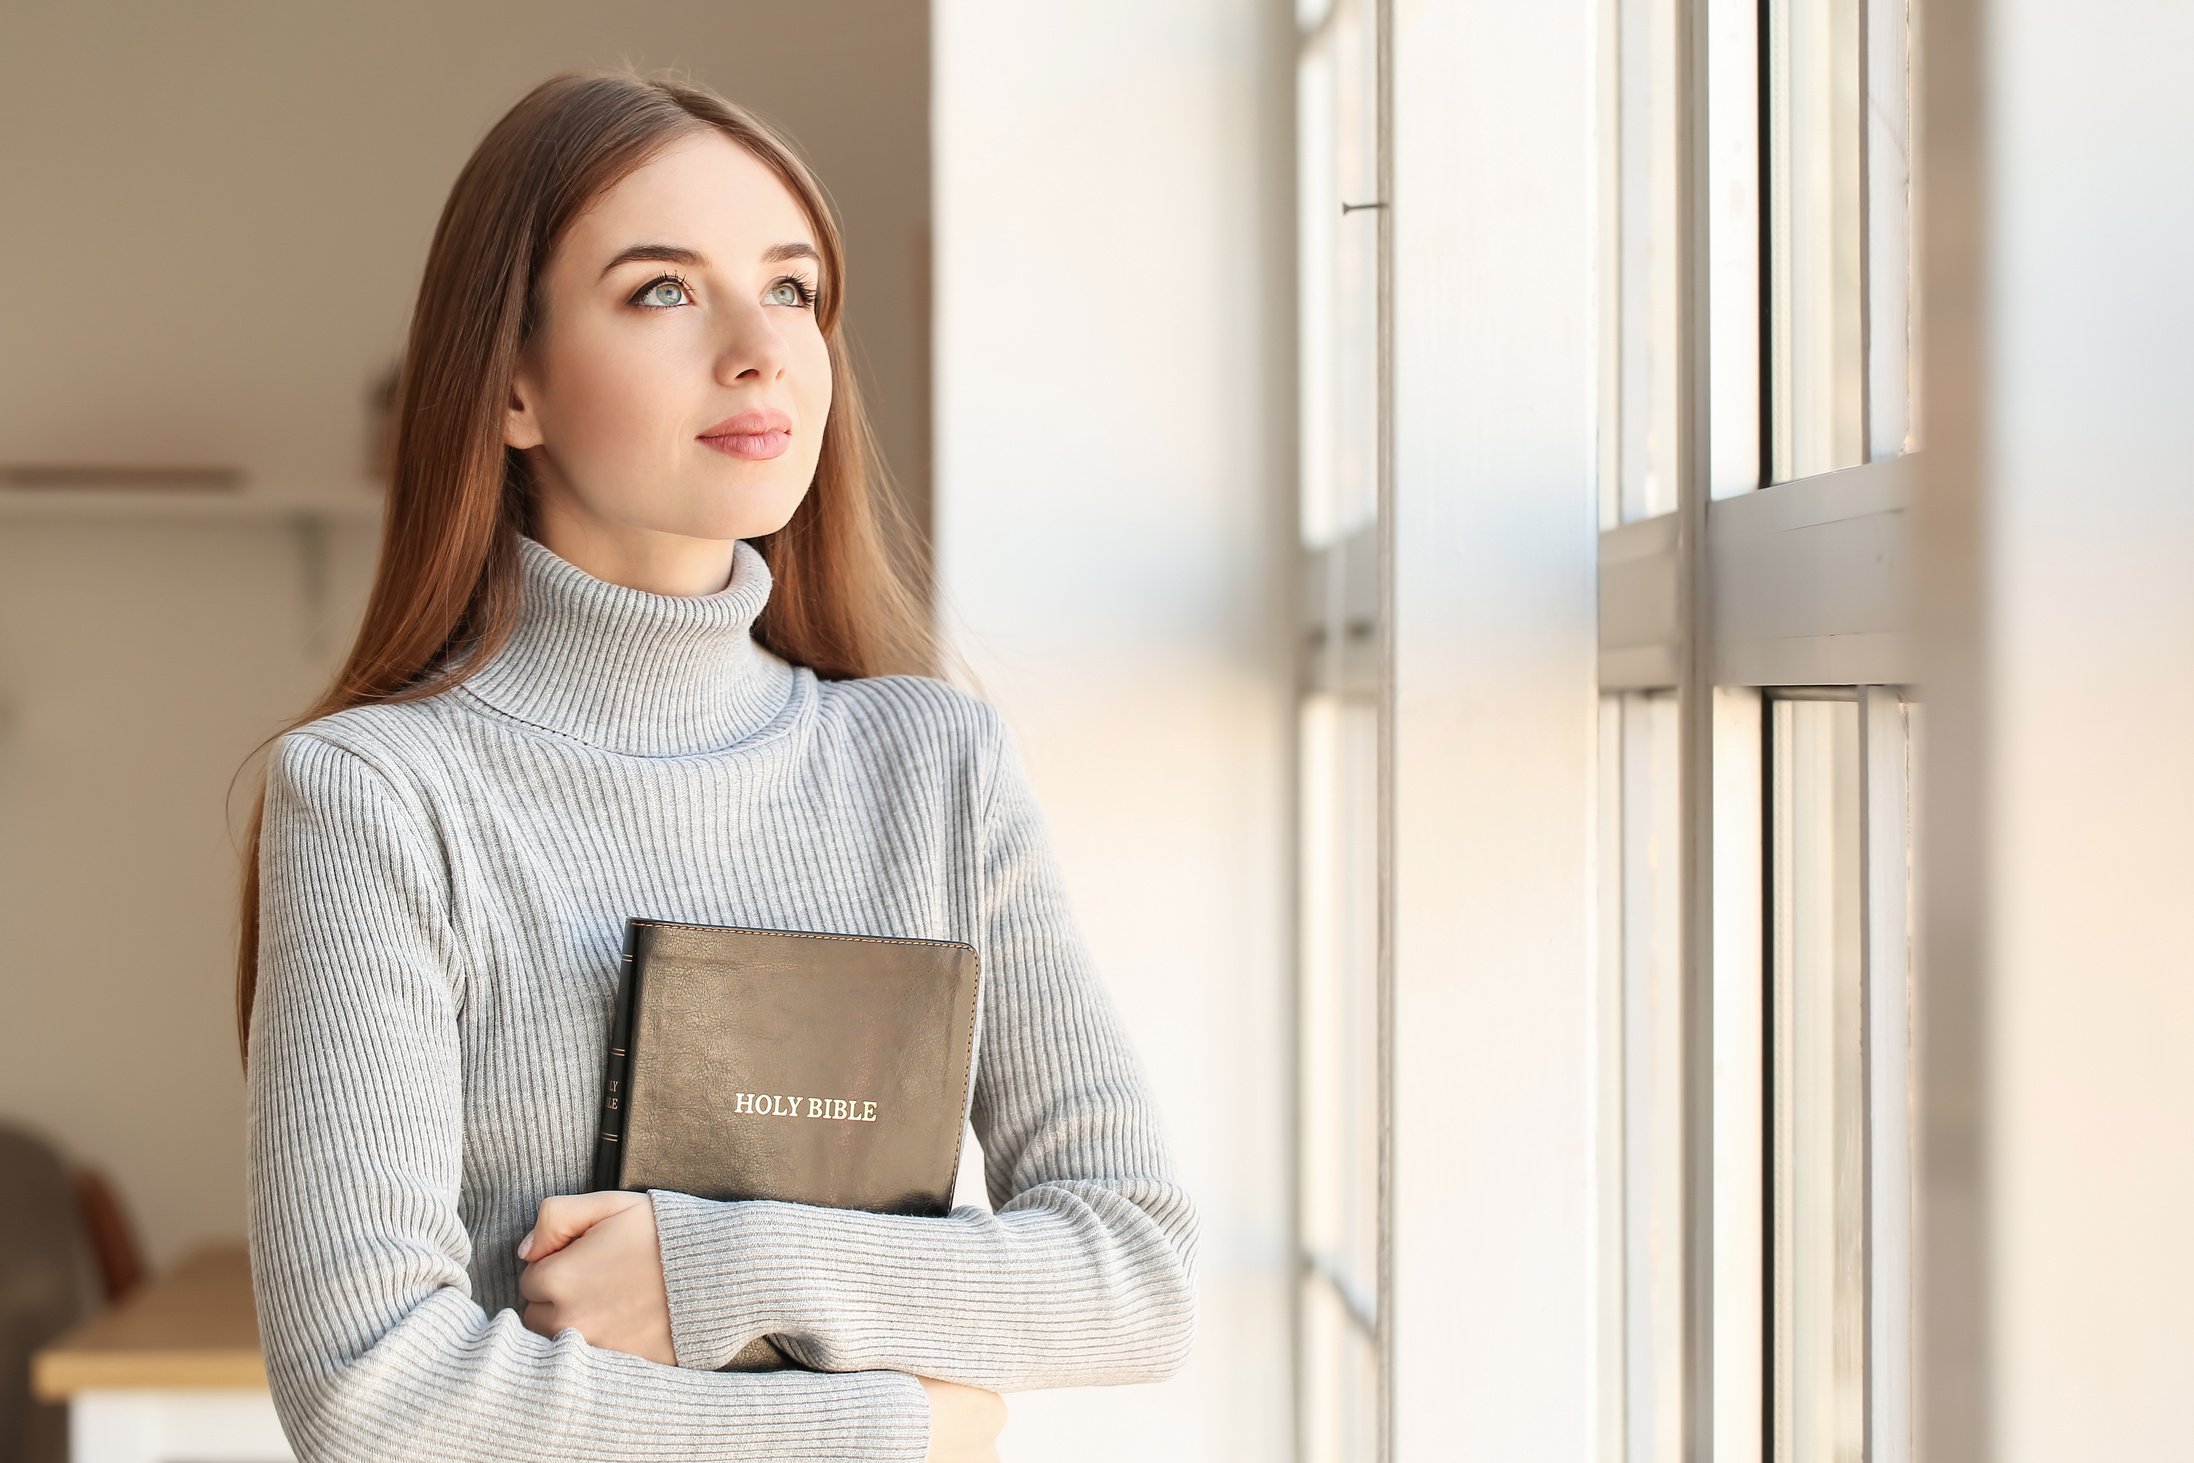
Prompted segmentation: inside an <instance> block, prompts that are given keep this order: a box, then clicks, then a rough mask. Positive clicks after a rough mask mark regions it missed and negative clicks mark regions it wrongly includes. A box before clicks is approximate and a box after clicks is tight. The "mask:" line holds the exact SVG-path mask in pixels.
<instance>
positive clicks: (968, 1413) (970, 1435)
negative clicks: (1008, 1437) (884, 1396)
mask: <svg viewBox="0 0 2194 1463" xmlns="http://www.w3.org/2000/svg"><path fill="white" fill-rule="evenodd" d="M915 1380H916V1381H918V1382H920V1383H921V1384H922V1390H923V1391H924V1392H926V1393H928V1394H929V1457H928V1459H927V1463H998V1432H999V1429H1001V1428H1003V1427H1004V1426H1005V1425H1006V1399H1005V1398H1003V1397H1001V1396H999V1395H998V1394H997V1393H996V1392H986V1391H984V1390H983V1389H982V1388H981V1387H963V1386H961V1385H960V1384H959V1383H958V1382H940V1381H938V1380H937V1379H936V1378H935V1377H916V1378H915Z"/></svg>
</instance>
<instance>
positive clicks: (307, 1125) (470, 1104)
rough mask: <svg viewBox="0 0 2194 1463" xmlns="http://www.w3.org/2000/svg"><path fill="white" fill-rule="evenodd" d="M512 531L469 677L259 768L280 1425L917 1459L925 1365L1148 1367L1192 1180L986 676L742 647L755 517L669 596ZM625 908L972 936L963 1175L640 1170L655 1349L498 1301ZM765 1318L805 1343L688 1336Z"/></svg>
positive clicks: (577, 1181)
mask: <svg viewBox="0 0 2194 1463" xmlns="http://www.w3.org/2000/svg"><path fill="white" fill-rule="evenodd" d="M520 546H521V555H522V561H523V574H524V592H523V605H522V611H521V616H520V623H519V626H518V629H517V632H516V634H515V636H514V638H513V639H512V640H511V641H510V643H509V644H508V645H507V646H506V647H505V648H504V649H503V650H502V651H501V652H500V653H499V654H498V655H496V656H495V657H494V658H493V659H492V660H490V661H489V662H487V663H486V664H484V665H483V666H481V668H480V669H479V670H478V671H477V672H476V673H475V674H474V675H473V676H472V677H471V679H469V680H467V681H466V682H464V684H462V685H461V686H458V687H455V688H453V689H451V690H448V691H444V692H442V693H440V694H438V695H436V696H433V697H431V698H429V699H426V700H423V701H418V702H413V703H410V704H403V705H373V706H364V707H357V708H352V709H350V710H345V711H341V712H337V713H335V714H333V715H331V716H326V717H322V718H320V719H318V720H316V721H313V722H311V723H309V724H307V725H306V726H303V727H300V728H298V729H296V730H294V731H290V732H287V733H285V734H284V735H283V736H282V737H280V738H279V739H278V740H277V741H276V743H275V746H274V750H273V753H272V756H271V758H270V760H269V763H268V771H267V801H266V812H265V822H264V825H263V828H262V833H261V852H260V878H261V894H260V921H261V924H260V944H259V977H258V989H257V994H256V997H255V1005H254V1007H253V1010H252V1015H251V1025H250V1033H249V1036H250V1064H249V1076H248V1123H247V1126H248V1132H247V1142H248V1154H247V1157H248V1167H249V1174H250V1183H249V1196H248V1197H249V1216H250V1247H251V1262H252V1275H253V1281H254V1286H255V1292H256V1299H257V1305H258V1317H259V1330H260V1338H261V1342H262V1344H263V1347H264V1350H265V1354H266V1362H267V1375H268V1380H269V1383H270V1385H271V1387H272V1391H273V1399H274V1404H275V1408H276V1411H277V1413H278V1414H279V1416H280V1418H281V1421H282V1425H283V1428H284V1430H285V1431H286V1433H287V1434H288V1436H289V1438H290V1441H291V1444H292V1446H293V1447H294V1448H295V1449H296V1450H297V1453H298V1456H299V1457H300V1458H301V1459H304V1460H308V1463H310V1460H317V1459H346V1460H379V1459H389V1460H395V1459H403V1460H430V1459H450V1460H457V1459H464V1460H475V1459H483V1458H501V1459H542V1460H548V1459H555V1460H559V1463H563V1460H572V1459H649V1460H656V1459H664V1458H680V1459H738V1460H754V1463H760V1460H765V1459H766V1460H771V1463H789V1460H799V1459H817V1460H822V1459H828V1460H854V1459H860V1460H876V1459H891V1460H919V1459H921V1458H922V1457H923V1456H924V1453H925V1452H926V1449H927V1443H928V1428H929V1411H928V1404H927V1401H926V1399H925V1396H924V1394H923V1392H922V1391H921V1388H920V1385H919V1383H918V1382H916V1380H915V1378H916V1376H918V1375H919V1376H930V1377H939V1378H944V1379H947V1380H950V1381H957V1382H965V1383H969V1384H972V1385H975V1386H981V1387H989V1388H992V1389H995V1390H1000V1391H1008V1390H1014V1389H1020V1388H1030V1387H1062V1386H1083V1385H1092V1384H1103V1383H1122V1382H1145V1381H1153V1380H1156V1379H1158V1378H1162V1377H1165V1376H1169V1375H1171V1374H1172V1373H1173V1372H1175V1371H1176V1370H1178V1368H1179V1367H1180V1366H1181V1364H1182V1362H1183V1361H1184V1359H1185V1357H1186V1354H1187V1351H1188V1348H1189V1345H1190V1341H1191V1337H1192V1334H1193V1331H1194V1327H1195V1321H1194V1317H1195V1299H1194V1295H1195V1284H1194V1275H1195V1258H1196V1232H1197V1216H1196V1210H1195V1208H1194V1205H1193V1203H1192V1201H1191V1199H1190V1197H1189V1195H1188V1194H1187V1193H1186V1192H1185V1191H1184V1190H1183V1189H1182V1187H1181V1186H1180V1184H1179V1182H1178V1181H1177V1179H1176V1177H1175V1175H1174V1171H1173V1168H1172V1164H1171V1161H1170V1158H1169V1156H1168V1151H1167V1146H1166V1143H1165V1141H1164V1138H1163V1136H1162V1133H1161V1125H1160V1121H1159V1116H1158V1113H1157V1112H1156V1111H1155V1110H1154V1108H1153V1106H1152V1103H1151V1096H1150V1089H1149V1086H1148V1084H1147V1081H1146V1077H1145V1073H1144V1070H1143V1068H1142V1067H1141V1065H1140V1062H1139V1059H1138V1057H1137V1056H1136V1054H1135V1051H1134V1049H1133V1048H1132V1047H1131V1046H1130V1045H1129V1043H1128V1041H1127V1039H1126V1037H1125V1035H1124V1033H1123V1031H1122V1029H1121V1024H1120V1020H1119V1016H1118V1013H1117V1011H1116V1010H1115V1008H1114V1005H1113V1003H1112V1000H1111V997H1110V996H1109V994H1108V993H1107V990H1106V987H1105V985H1104V983H1103V981H1102V978H1101V976H1100V974H1099V972H1098V971H1097V970H1096V969H1095V968H1094V967H1093V966H1092V963H1091V959H1090V953H1089V950H1088V947H1087V946H1086V944H1085V942H1084V939H1083V937H1082V935H1081V933H1080V931H1079V929H1078V928H1077V926H1076V923H1075V919H1074V916H1073V914H1072V912H1071V910H1070V908H1069V904H1068V900H1067V896H1066V889H1065V886H1064V884H1063V881H1062V878H1061V872H1060V867H1059V864H1058V862H1057V859H1056V857H1055V855H1054V852H1053V850H1052V847H1051V844H1050V841H1049V835H1048V833H1047V825H1046V823H1045V820H1044V817H1043V814H1042V812H1041V811H1040V809H1039V807H1038V805H1037V803H1036V802H1035V801H1034V800H1033V799H1032V797H1031V795H1030V788H1029V784H1028V781H1027V778H1026V774H1025V770H1024V768H1023V765H1022V762H1021V759H1020V755H1019V752H1018V751H1017V748H1016V743H1015V740H1014V737H1013V734H1012V732H1011V730H1010V729H1009V727H1008V726H1007V724H1006V723H1005V722H1004V721H1003V720H1002V719H1001V718H1000V716H999V714H998V712H997V711H996V710H995V709H994V708H993V707H991V706H990V705H989V704H988V703H986V702H984V701H982V700H980V699H977V698H976V697H973V696H971V695H969V694H967V693H965V692H963V691H960V690H958V689H956V688H954V687H952V686H950V685H948V684H947V683H945V682H943V681H941V680H936V679H933V678H930V677H926V676H910V675H895V676H878V677H872V678H867V679H855V680H838V681H830V680H823V679H821V678H819V677H817V676H816V675H815V673H814V672H813V671H812V670H810V669H808V668H807V667H805V666H799V665H794V664H791V663H789V662H787V661H785V660H783V659H782V658H780V657H778V656H776V655H773V654H771V653H770V652H769V651H767V650H766V649H764V648H763V647H762V645H761V644H760V642H759V641H757V640H755V639H754V638H753V634H752V629H753V625H754V621H755V617H756V616H757V615H758V614H759V613H760V612H761V610H762V607H763V605H764V603H765V602H766V601H767V599H768V596H769V591H770V573H769V567H768V565H767V563H766V562H765V561H764V560H763V558H762V556H761V554H760V553H759V552H758V551H757V550H756V549H755V548H754V547H753V546H752V545H751V544H749V543H747V542H745V541H744V540H741V541H739V542H738V543H737V544H736V545H735V546H734V551H733V560H732V575H731V580H730V582H729V583H728V584H727V585H726V587H725V588H724V589H722V590H720V591H718V592H716V593H714V594H707V595H698V596H690V597H689V596H677V595H658V594H651V593H647V592H645V591H641V590H635V589H630V588H626V587H624V586H622V585H617V584H612V583H609V582H607V581H605V580H601V579H597V578H595V577H594V576H593V575H591V574H589V573H587V572H586V571H585V570H582V569H580V568H579V567H578V566H576V565H574V564H572V563H570V562H568V561H566V560H565V559H563V558H561V557H560V556H558V555H557V554H556V553H554V552H553V551H552V550H550V549H549V548H547V547H546V546H545V545H543V544H541V543H539V542H538V541H536V540H534V539H531V538H523V539H521V541H520ZM628 915H646V916H652V917H657V918H663V919H672V920H688V921H693V922H697V923H704V924H749V925H764V926H770V927H774V928H784V929H807V930H815V929H826V930H846V931H854V932H861V933H875V934H910V935H917V936H924V937H930V938H939V939H953V940H967V941H969V942H971V943H973V944H974V945H975V946H976V948H977V950H978V952H979V954H980V958H981V965H982V970H983V982H982V995H981V1000H980V1003H979V1009H978V1013H977V1058H976V1060H977V1066H976V1071H975V1080H974V1083H973V1091H972V1093H971V1095H970V1099H969V1111H968V1118H969V1120H970V1121H971V1122H972V1123H973V1125H974V1130H975V1133H976V1135H977V1137H978V1138H979V1140H980V1141H981V1144H982V1149H983V1167H984V1173H985V1175H986V1177H987V1181H988V1187H989V1198H990V1202H991V1206H992V1207H991V1208H990V1209H982V1208H977V1207H974V1206H970V1205H960V1206H958V1207H956V1208H954V1209H953V1211H952V1212H951V1213H950V1214H949V1215H947V1216H945V1217H942V1218H927V1217H914V1216H904V1215H881V1214H871V1213H866V1212H862V1211H856V1210H844V1209H832V1208H823V1207H817V1206H810V1205H803V1204H793V1203H787V1202H780V1201H774V1200H749V1201H737V1202H734V1201H719V1200H708V1199H701V1198H696V1197H694V1196H692V1195H689V1194H681V1193H676V1192H670V1191H665V1190H656V1189H651V1190H649V1191H648V1193H649V1196H650V1198H651V1199H652V1201H653V1205H654V1213H655V1221H656V1227H657V1232H658V1235H659V1237H660V1241H661V1249H662V1256H663V1272H664V1282H665V1286H666V1289H667V1291H668V1295H669V1300H670V1319H671V1335H672V1339H673V1343H674V1346H675V1350H676V1354H677V1364H676V1365H675V1366H667V1365H664V1364H662V1363H660V1362H656V1361H650V1360H647V1359H644V1358H641V1357H638V1356H634V1355H631V1354H629V1353H626V1352H621V1351H613V1350H608V1349H605V1348H599V1347H595V1346H592V1345H590V1344H589V1343H588V1342H587V1341H586V1339H585V1338H584V1337H583V1336H582V1335H581V1334H580V1332H579V1331H578V1330H577V1329H576V1328H572V1327H566V1328H564V1329H563V1330H562V1331H560V1332H558V1333H557V1334H556V1335H555V1336H542V1335H539V1334H537V1333H535V1332H533V1331H529V1330H527V1329H526V1327H525V1326H524V1325H523V1324H522V1322H521V1314H522V1311H523V1308H524V1304H525V1303H524V1301H523V1300H522V1299H521V1297H520V1295H519V1292H518V1280H519V1274H520V1272H521V1270H522V1269H523V1265H524V1262H522V1261H521V1260H520V1259H519V1258H518V1256H517V1254H516V1245H517V1242H518V1240H519V1238H520V1237H521V1236H522V1235H524V1234H525V1232H526V1230H527V1229H528V1228H529V1227H530V1226H531V1225H532V1223H533V1220H534V1217H535V1214H536V1211H537V1210H538V1208H539V1205H540V1202H541V1200H542V1199H544V1198H546V1197H547V1196H549V1195H552V1194H574V1193H583V1192H586V1191H587V1190H588V1189H589V1188H590V1187H591V1183H590V1164H591V1161H592V1158H593V1153H594V1146H595V1132H596V1122H595V1119H596V1116H597V1104H598V1101H599V1097H600V1086H599V1084H600V1081H601V1074H602V1055H603V1049H604V1045H605V1042H606V1038H607V1030H608V1023H609V1007H610V998H611V995H612V993H613V990H614V987H615V984H616V978H617V967H618V955H619V949H620V942H621V939H622V934H623V924H624V920H625V918H626V916H628ZM765 1334H768V1335H774V1336H777V1337H779V1338H781V1340H782V1342H783V1344H784V1345H785V1346H786V1348H787V1349H788V1350H789V1351H791V1352H792V1353H793V1354H794V1355H795V1356H796V1357H797V1358H798V1359H800V1360H801V1361H803V1362H805V1363H807V1364H808V1365H810V1366H812V1367H816V1368H819V1369H820V1370H817V1371H784V1372H760V1373H754V1372H730V1371H717V1370H715V1368H716V1367H718V1366H720V1365H722V1364H723V1363H724V1362H725V1361H727V1360H728V1359H729V1358H730V1357H731V1356H732V1354H733V1353H734V1352H736V1351H737V1350H738V1349H739V1348H740V1347H741V1346H742V1345H743V1344H745V1343H746V1342H747V1341H748V1340H749V1339H751V1338H752V1337H755V1336H758V1335H765Z"/></svg>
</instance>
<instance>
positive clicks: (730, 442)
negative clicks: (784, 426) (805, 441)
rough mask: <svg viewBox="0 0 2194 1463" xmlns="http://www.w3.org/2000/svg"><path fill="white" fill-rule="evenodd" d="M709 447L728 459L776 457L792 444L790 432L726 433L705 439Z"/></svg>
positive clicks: (703, 439)
mask: <svg viewBox="0 0 2194 1463" xmlns="http://www.w3.org/2000/svg"><path fill="white" fill-rule="evenodd" d="M701 440H702V441H703V442H705V443H707V444H708V445H709V446H711V447H713V448H715V449H716V450H717V451H718V452H721V453H723V454H724V455H725V456H727V457H750V458H762V457H776V456H778V455H779V454H780V453H782V452H783V451H784V450H785V448H786V447H787V446H789V445H790V444H791V442H792V433H790V432H726V433H725V434H724V435H723V436H721V437H703V438H702V439H701Z"/></svg>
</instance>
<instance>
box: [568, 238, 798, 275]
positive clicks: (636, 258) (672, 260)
mask: <svg viewBox="0 0 2194 1463" xmlns="http://www.w3.org/2000/svg"><path fill="white" fill-rule="evenodd" d="M789 259H813V260H814V261H815V262H816V263H818V264H820V263H821V262H822V259H823V256H822V255H820V254H818V253H817V252H816V251H815V246H814V245H813V244H810V243H808V242H807V241H806V240H805V239H794V240H792V241H791V242H789V243H784V244H772V245H770V246H769V247H768V248H767V249H764V250H763V251H762V262H763V263H764V264H782V263H784V262H785V261H786V260H789ZM642 260H653V261H655V262H658V263H662V264H684V265H689V266H691V267H693V268H695V269H706V268H708V260H707V259H706V258H705V257H703V256H702V254H701V253H700V251H698V250H695V249H688V248H686V247H684V246H683V245H680V244H634V245H632V246H630V247H629V248H625V249H621V250H619V251H618V254H617V257H616V258H614V259H612V260H610V262H609V263H607V264H605V265H603V266H602V274H603V275H607V274H608V273H609V272H610V271H611V270H613V269H615V268H616V267H617V266H618V265H620V264H634V263H638V262H640V261H642Z"/></svg>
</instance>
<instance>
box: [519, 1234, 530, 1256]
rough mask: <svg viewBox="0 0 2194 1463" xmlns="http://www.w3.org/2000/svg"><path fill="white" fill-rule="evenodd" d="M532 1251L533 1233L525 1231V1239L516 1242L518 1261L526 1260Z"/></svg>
mask: <svg viewBox="0 0 2194 1463" xmlns="http://www.w3.org/2000/svg"><path fill="white" fill-rule="evenodd" d="M532 1251H533V1231H532V1230H530V1229H529V1230H527V1231H526V1237H525V1238H524V1239H522V1240H520V1241H518V1258H519V1259H521V1260H523V1259H524V1258H526V1256H527V1255H529V1254H530V1253H532Z"/></svg>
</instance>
